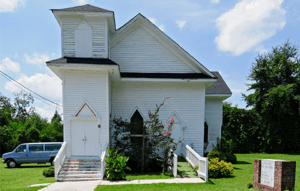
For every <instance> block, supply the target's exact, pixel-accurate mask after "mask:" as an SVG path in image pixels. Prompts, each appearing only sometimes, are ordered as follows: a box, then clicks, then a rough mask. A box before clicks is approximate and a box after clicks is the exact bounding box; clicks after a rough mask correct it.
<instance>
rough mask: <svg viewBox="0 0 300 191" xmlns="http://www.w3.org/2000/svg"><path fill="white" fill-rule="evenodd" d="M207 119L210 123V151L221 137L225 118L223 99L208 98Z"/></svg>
mask: <svg viewBox="0 0 300 191" xmlns="http://www.w3.org/2000/svg"><path fill="white" fill-rule="evenodd" d="M205 119H206V122H207V124H208V141H209V146H208V147H207V150H208V151H209V150H210V149H211V148H212V146H213V145H215V146H216V145H217V138H218V137H219V138H221V127H222V120H223V101H222V100H206V101H205Z"/></svg>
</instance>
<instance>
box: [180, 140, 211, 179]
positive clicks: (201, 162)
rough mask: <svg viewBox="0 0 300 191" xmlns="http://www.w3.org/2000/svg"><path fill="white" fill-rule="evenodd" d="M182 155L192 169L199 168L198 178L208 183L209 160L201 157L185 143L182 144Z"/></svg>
mask: <svg viewBox="0 0 300 191" xmlns="http://www.w3.org/2000/svg"><path fill="white" fill-rule="evenodd" d="M181 144H182V146H181V153H182V155H183V156H184V158H185V159H186V161H187V162H188V163H189V165H190V166H192V168H194V167H195V166H196V165H198V166H199V169H198V170H197V174H198V178H199V177H202V178H204V179H205V182H208V158H206V157H201V156H200V155H199V154H198V153H196V151H194V149H192V148H191V147H190V146H188V145H187V144H185V143H181Z"/></svg>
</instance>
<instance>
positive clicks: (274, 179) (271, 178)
mask: <svg viewBox="0 0 300 191" xmlns="http://www.w3.org/2000/svg"><path fill="white" fill-rule="evenodd" d="M253 170H254V174H253V188H255V189H259V190H264V191H281V190H294V187H295V174H296V162H295V161H284V160H273V159H255V160H254V169H253Z"/></svg>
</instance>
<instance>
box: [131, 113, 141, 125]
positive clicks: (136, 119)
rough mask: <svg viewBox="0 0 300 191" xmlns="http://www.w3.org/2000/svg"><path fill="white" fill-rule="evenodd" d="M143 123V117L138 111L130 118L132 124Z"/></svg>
mask: <svg viewBox="0 0 300 191" xmlns="http://www.w3.org/2000/svg"><path fill="white" fill-rule="evenodd" d="M140 122H143V117H142V115H141V114H140V112H139V111H138V110H135V112H134V114H133V115H132V117H131V118H130V123H140Z"/></svg>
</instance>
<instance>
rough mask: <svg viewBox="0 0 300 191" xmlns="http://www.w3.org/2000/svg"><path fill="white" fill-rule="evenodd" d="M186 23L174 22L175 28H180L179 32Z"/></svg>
mask: <svg viewBox="0 0 300 191" xmlns="http://www.w3.org/2000/svg"><path fill="white" fill-rule="evenodd" d="M185 23H186V21H176V24H177V26H178V27H179V28H180V30H181V29H182V28H183V26H184V25H185Z"/></svg>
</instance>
